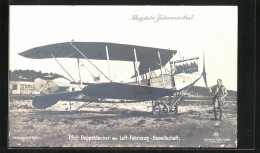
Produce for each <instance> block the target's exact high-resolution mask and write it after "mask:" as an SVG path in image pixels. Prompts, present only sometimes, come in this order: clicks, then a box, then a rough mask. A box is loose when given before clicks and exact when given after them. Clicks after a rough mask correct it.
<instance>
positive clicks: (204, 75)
mask: <svg viewBox="0 0 260 153" xmlns="http://www.w3.org/2000/svg"><path fill="white" fill-rule="evenodd" d="M202 76H203V79H204V83H205V85H206V88H208V81H207V73H206V68H205V54H204V51H203V72H202Z"/></svg>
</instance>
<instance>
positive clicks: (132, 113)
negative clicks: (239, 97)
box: [9, 97, 237, 148]
mask: <svg viewBox="0 0 260 153" xmlns="http://www.w3.org/2000/svg"><path fill="white" fill-rule="evenodd" d="M11 99H12V100H11V101H10V102H9V147H178V148H184V147H189V148H192V147H203V148H208V147H217V148H218V147H228V148H235V147H236V146H237V101H236V97H228V98H226V102H225V103H224V105H223V121H215V120H213V110H212V109H213V108H212V102H211V100H210V99H209V98H208V97H188V98H186V99H185V100H184V101H183V102H182V103H181V104H180V106H179V107H178V109H179V112H178V114H177V115H174V114H171V113H170V114H169V115H168V116H167V117H165V118H156V117H155V116H154V115H153V114H152V112H151V110H152V107H151V102H141V103H127V104H124V103H118V104H117V103H114V104H112V103H90V104H89V105H87V106H86V107H84V108H82V109H80V110H79V111H72V110H75V109H76V108H77V107H78V106H80V105H81V104H82V103H81V102H75V101H74V102H71V106H70V105H69V102H58V103H57V104H56V105H54V106H52V107H50V108H48V109H45V110H39V109H35V108H33V106H32V99H31V98H17V97H16V98H11Z"/></svg>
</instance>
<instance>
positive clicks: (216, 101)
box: [213, 97, 223, 120]
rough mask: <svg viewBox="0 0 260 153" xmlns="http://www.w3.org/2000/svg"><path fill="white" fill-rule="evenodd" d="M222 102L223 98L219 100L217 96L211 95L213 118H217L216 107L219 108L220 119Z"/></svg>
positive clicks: (220, 116)
mask: <svg viewBox="0 0 260 153" xmlns="http://www.w3.org/2000/svg"><path fill="white" fill-rule="evenodd" d="M222 102H223V100H221V99H220V98H219V97H213V111H214V117H215V119H218V118H217V111H216V110H217V109H218V110H219V120H222V108H223V107H222Z"/></svg>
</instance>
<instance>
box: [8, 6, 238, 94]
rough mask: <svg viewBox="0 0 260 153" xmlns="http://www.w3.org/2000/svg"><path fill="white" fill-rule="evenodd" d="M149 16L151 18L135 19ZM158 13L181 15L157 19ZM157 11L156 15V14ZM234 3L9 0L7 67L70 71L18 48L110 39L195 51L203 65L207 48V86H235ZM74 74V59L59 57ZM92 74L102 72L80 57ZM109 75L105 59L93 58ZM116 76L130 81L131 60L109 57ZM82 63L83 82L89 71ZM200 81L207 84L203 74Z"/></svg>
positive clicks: (179, 53)
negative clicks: (35, 1)
mask: <svg viewBox="0 0 260 153" xmlns="http://www.w3.org/2000/svg"><path fill="white" fill-rule="evenodd" d="M134 16H137V17H146V16H147V17H148V19H147V20H142V21H140V20H135V19H136V18H133V17H134ZM158 16H161V17H164V16H167V17H177V18H178V17H182V18H179V19H176V18H175V20H171V19H165V20H159V21H158V19H157V18H158ZM152 17H154V19H152ZM237 18H238V16H237V7H236V6H10V29H9V37H10V38H9V39H10V41H9V58H10V59H9V68H10V70H15V69H23V70H26V69H30V70H36V71H42V72H53V73H58V74H61V75H64V76H66V77H68V78H69V76H68V75H67V74H66V73H65V72H64V70H63V69H62V68H61V67H59V65H58V64H57V63H56V61H55V60H54V59H40V60H36V59H28V58H25V57H22V56H20V55H18V53H20V52H23V51H26V50H28V49H31V48H34V47H39V46H44V45H48V44H55V43H61V42H70V41H72V40H74V41H77V42H111V43H120V44H130V45H139V46H147V47H156V48H162V49H172V50H177V54H176V55H175V56H174V59H179V58H180V57H185V58H189V57H196V56H198V57H199V58H200V60H199V70H200V72H201V71H202V57H203V51H204V53H205V64H206V72H207V80H208V84H209V86H213V85H215V84H216V81H217V79H219V78H220V79H222V80H223V84H224V85H225V86H226V88H227V89H229V90H237V45H238V44H237V30H238V29H237V27H238V25H237V23H238V21H237ZM58 60H59V62H60V63H61V64H62V65H63V66H64V67H65V68H66V70H67V71H68V72H69V73H70V74H71V75H72V77H73V78H75V80H78V79H79V73H78V69H77V60H76V59H58ZM81 61H82V63H81V64H84V65H85V66H86V67H88V70H90V71H91V73H92V75H94V76H98V75H99V72H98V71H97V70H96V69H94V68H93V67H91V65H90V64H88V63H87V62H86V61H84V60H81ZM93 63H94V64H96V66H97V67H99V68H100V69H101V70H102V71H103V72H104V73H105V74H107V75H108V68H107V61H93ZM110 69H111V72H110V73H111V77H112V79H113V80H115V81H129V78H130V76H132V75H133V74H134V69H133V63H132V62H124V63H122V62H120V61H111V62H110ZM88 70H87V69H86V68H85V67H83V66H81V77H82V80H83V81H84V82H91V81H93V79H92V78H91V74H90V73H89V71H88ZM196 85H198V86H204V82H203V80H202V79H201V80H200V81H199V82H198V83H197V84H196Z"/></svg>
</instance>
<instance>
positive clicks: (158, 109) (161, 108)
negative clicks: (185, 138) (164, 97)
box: [153, 102, 169, 117]
mask: <svg viewBox="0 0 260 153" xmlns="http://www.w3.org/2000/svg"><path fill="white" fill-rule="evenodd" d="M168 113H169V107H168V105H166V104H165V103H162V102H158V103H156V104H154V106H153V114H154V116H156V117H165V116H167V115H168Z"/></svg>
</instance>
